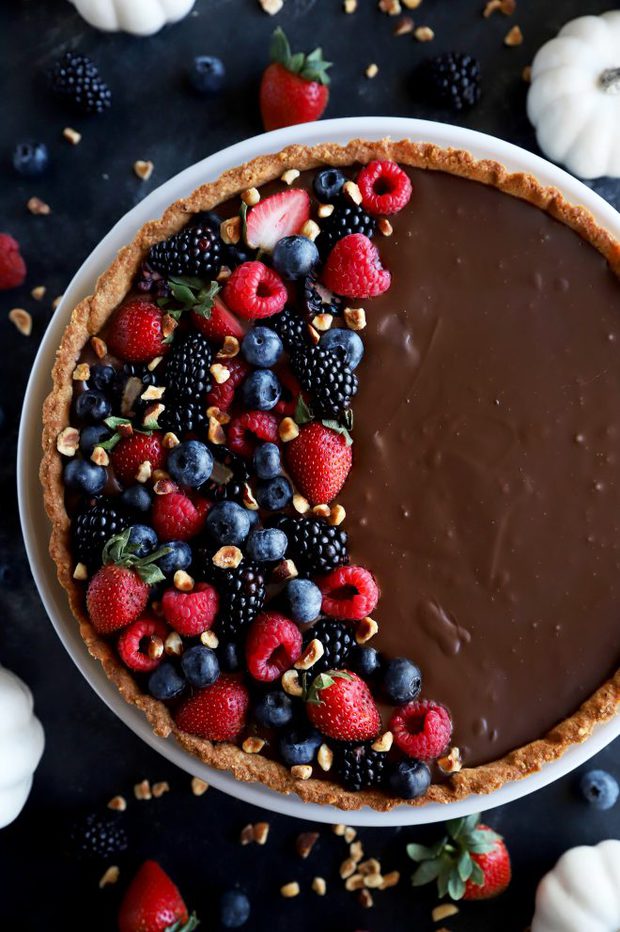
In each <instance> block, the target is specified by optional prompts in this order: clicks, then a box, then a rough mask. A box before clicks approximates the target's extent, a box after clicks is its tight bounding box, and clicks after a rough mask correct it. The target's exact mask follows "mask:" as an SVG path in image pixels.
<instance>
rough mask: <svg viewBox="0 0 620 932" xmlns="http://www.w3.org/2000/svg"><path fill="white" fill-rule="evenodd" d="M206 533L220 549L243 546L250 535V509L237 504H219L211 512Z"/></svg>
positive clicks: (227, 502) (225, 502) (224, 502)
mask: <svg viewBox="0 0 620 932" xmlns="http://www.w3.org/2000/svg"><path fill="white" fill-rule="evenodd" d="M206 531H207V534H208V536H209V537H210V538H211V540H212V541H213V542H214V543H215V544H216V545H217V546H218V547H221V546H224V545H226V546H229V545H232V546H235V547H236V546H239V545H241V544H243V542H244V541H245V539H246V537H247V536H248V534H249V533H250V515H249V512H248V509H247V508H243V507H242V506H241V505H239V504H237V502H229V501H223V502H218V503H217V505H214V506H213V507H212V508H211V510H210V511H209V514H208V516H207V520H206Z"/></svg>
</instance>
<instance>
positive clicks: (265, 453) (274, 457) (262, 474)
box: [254, 443, 282, 479]
mask: <svg viewBox="0 0 620 932" xmlns="http://www.w3.org/2000/svg"><path fill="white" fill-rule="evenodd" d="M254 469H255V470H256V475H257V476H258V478H259V479H275V477H276V476H279V475H280V473H281V471H282V466H281V463H280V450H279V448H278V447H277V445H276V444H275V443H263V444H261V446H260V447H257V448H256V450H255V452H254Z"/></svg>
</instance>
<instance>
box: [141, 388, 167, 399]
mask: <svg viewBox="0 0 620 932" xmlns="http://www.w3.org/2000/svg"><path fill="white" fill-rule="evenodd" d="M165 391H166V386H165V385H148V386H147V387H146V388H145V389H144V391H143V392H142V394H141V395H140V398H141V399H142V401H159V399H160V398H163V397H164V392H165Z"/></svg>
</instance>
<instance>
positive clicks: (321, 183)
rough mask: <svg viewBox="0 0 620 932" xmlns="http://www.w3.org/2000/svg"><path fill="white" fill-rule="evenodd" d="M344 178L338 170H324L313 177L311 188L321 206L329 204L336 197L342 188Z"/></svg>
mask: <svg viewBox="0 0 620 932" xmlns="http://www.w3.org/2000/svg"><path fill="white" fill-rule="evenodd" d="M346 180H347V179H346V177H345V176H344V175H343V173H342V172H341V171H340V170H339V169H338V168H324V169H323V171H321V172H319V173H318V174H316V175H315V176H314V181H313V182H312V187H313V188H314V193H315V194H316V196H317V199H318V200H319V201H322V202H323V204H329V203H330V201H333V200H334V198H336V197H338V196H339V194H340V192H341V191H342V186H343V184H344V183H345V181H346Z"/></svg>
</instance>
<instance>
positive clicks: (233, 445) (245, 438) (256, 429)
mask: <svg viewBox="0 0 620 932" xmlns="http://www.w3.org/2000/svg"><path fill="white" fill-rule="evenodd" d="M259 440H262V441H267V442H269V443H279V440H280V438H279V435H278V419H277V417H275V415H273V414H268V413H267V412H266V411H245V412H244V413H243V414H240V415H239V417H234V418H233V419H232V421H231V422H230V424H229V425H228V446H229V447H230V449H231V450H232V451H233V452H234V453H238V454H239V455H240V456H245V457H248V458H249V457H250V456H252V454H253V453H254V450H255V449H256V447H257V445H258V441H259Z"/></svg>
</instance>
